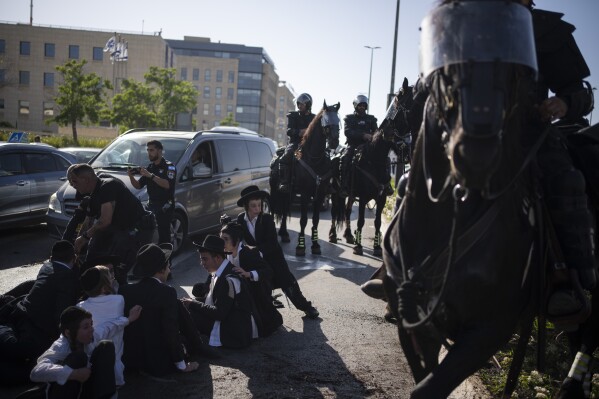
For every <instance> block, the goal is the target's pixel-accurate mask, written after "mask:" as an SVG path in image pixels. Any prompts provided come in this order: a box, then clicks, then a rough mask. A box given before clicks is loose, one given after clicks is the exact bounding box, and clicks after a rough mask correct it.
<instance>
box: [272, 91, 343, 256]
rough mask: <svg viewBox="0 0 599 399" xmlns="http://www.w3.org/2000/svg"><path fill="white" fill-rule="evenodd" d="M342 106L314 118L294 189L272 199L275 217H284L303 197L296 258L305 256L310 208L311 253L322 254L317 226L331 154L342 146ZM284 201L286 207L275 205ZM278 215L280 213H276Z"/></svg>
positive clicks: (295, 173)
mask: <svg viewBox="0 0 599 399" xmlns="http://www.w3.org/2000/svg"><path fill="white" fill-rule="evenodd" d="M339 107H340V104H339V103H337V104H335V105H327V103H326V101H325V102H324V104H323V107H322V109H321V110H320V111H319V112H318V114H317V115H316V116H315V117H314V119H313V120H312V122H310V125H309V126H308V128H307V129H306V132H305V133H304V136H303V137H302V141H301V143H300V146H299V148H298V151H296V158H295V159H294V161H293V165H292V183H291V186H292V189H291V193H290V195H286V196H285V198H282V197H281V196H279V195H277V194H276V191H277V190H274V191H275V195H274V196H273V197H272V198H271V201H273V200H274V201H275V204H274V206H273V209H274V210H275V216H276V217H279V218H283V217H284V215H285V214H284V213H283V210H285V209H289V203H290V201H291V198H293V197H294V196H295V195H296V194H299V195H300V232H299V235H298V243H297V246H296V248H295V254H296V256H305V255H306V244H305V229H306V225H307V223H308V206H309V205H310V204H311V205H312V211H313V214H312V232H311V236H310V239H311V241H312V247H311V251H312V254H314V255H320V254H321V253H322V251H321V247H320V244H319V243H318V223H319V221H320V209H321V207H322V204H323V201H324V198H325V196H326V194H327V192H328V190H329V187H330V184H331V176H332V171H331V159H330V157H329V151H334V150H335V149H336V148H337V146H338V145H339V116H338V111H339ZM281 199H283V201H284V203H283V204H276V201H277V200H281ZM277 212H278V213H277Z"/></svg>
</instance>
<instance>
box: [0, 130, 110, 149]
mask: <svg viewBox="0 0 599 399" xmlns="http://www.w3.org/2000/svg"><path fill="white" fill-rule="evenodd" d="M12 132H13V131H12V130H0V141H8V138H9V137H10V134H11V133H12ZM35 136H36V135H35V134H31V133H30V134H29V135H28V137H27V138H28V139H29V142H33V139H34V137H35ZM41 138H42V143H45V144H50V145H51V146H53V147H56V148H61V147H94V148H104V147H106V146H107V145H108V143H110V142H111V141H112V139H103V138H102V139H101V138H89V137H82V138H79V142H78V143H76V142H75V140H73V137H70V136H41Z"/></svg>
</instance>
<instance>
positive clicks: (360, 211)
mask: <svg viewBox="0 0 599 399" xmlns="http://www.w3.org/2000/svg"><path fill="white" fill-rule="evenodd" d="M365 211H366V200H362V199H361V198H360V205H359V206H358V223H357V228H356V232H355V235H356V241H355V244H356V245H355V246H354V255H364V249H363V248H362V228H363V227H364V218H365V217H364V213H365Z"/></svg>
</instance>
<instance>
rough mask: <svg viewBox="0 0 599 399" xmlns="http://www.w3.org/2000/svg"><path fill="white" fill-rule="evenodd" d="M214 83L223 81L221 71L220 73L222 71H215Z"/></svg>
mask: <svg viewBox="0 0 599 399" xmlns="http://www.w3.org/2000/svg"><path fill="white" fill-rule="evenodd" d="M216 81H217V82H222V81H223V71H222V69H217V70H216Z"/></svg>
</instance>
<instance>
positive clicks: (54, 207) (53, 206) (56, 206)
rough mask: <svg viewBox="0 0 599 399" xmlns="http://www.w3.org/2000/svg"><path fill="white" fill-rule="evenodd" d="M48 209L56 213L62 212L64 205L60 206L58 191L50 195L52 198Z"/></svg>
mask: <svg viewBox="0 0 599 399" xmlns="http://www.w3.org/2000/svg"><path fill="white" fill-rule="evenodd" d="M48 209H50V210H51V211H54V212H56V213H62V207H61V206H60V201H59V200H58V196H57V195H56V193H54V194H52V195H51V196H50V200H49V201H48Z"/></svg>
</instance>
